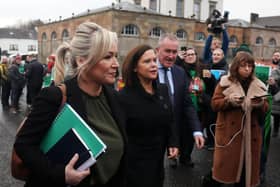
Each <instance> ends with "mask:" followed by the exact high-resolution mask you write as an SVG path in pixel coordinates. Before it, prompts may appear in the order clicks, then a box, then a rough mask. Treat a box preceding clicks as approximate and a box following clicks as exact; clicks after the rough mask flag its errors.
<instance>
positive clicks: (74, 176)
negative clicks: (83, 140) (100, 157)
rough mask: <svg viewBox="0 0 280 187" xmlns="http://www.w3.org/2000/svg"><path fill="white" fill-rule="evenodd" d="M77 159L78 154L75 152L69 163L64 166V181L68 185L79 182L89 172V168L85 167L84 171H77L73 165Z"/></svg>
mask: <svg viewBox="0 0 280 187" xmlns="http://www.w3.org/2000/svg"><path fill="white" fill-rule="evenodd" d="M78 159H79V155H78V154H75V155H74V156H73V157H72V159H71V160H70V161H69V163H68V164H67V165H66V167H65V182H66V184H70V185H73V186H75V185H77V184H79V183H80V182H81V181H82V180H83V179H84V178H85V177H86V176H88V175H89V174H90V169H89V168H88V169H86V170H84V171H78V170H76V169H74V165H75V163H76V162H77V160H78Z"/></svg>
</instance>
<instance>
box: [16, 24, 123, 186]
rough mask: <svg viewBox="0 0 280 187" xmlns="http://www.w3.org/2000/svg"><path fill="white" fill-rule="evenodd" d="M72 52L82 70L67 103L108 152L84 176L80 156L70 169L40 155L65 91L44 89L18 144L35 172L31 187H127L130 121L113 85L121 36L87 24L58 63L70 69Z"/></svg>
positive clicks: (63, 48)
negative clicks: (78, 166)
mask: <svg viewBox="0 0 280 187" xmlns="http://www.w3.org/2000/svg"><path fill="white" fill-rule="evenodd" d="M68 52H69V53H70V54H71V59H72V62H71V63H72V64H73V65H76V68H74V70H75V72H74V75H73V76H74V78H71V79H69V80H67V81H65V86H66V96H67V103H68V104H70V105H71V106H72V107H73V108H74V110H75V111H76V112H77V113H78V114H79V115H80V116H81V118H83V119H84V120H85V121H86V122H87V124H89V126H90V127H91V128H92V129H93V130H94V132H96V134H97V135H98V136H99V137H100V138H101V140H103V142H104V143H105V144H106V145H107V149H106V152H105V153H104V154H102V155H101V156H100V157H99V158H98V159H97V162H96V163H95V164H94V165H93V166H91V167H90V168H88V169H86V170H84V171H78V170H75V169H74V168H73V166H74V164H75V163H76V161H77V159H78V155H77V154H76V155H74V156H73V158H72V159H71V160H70V161H69V163H68V164H67V165H63V164H54V163H52V162H51V161H50V160H48V159H47V157H46V156H45V155H44V154H43V153H42V151H41V150H40V143H41V140H42V138H43V137H44V135H45V134H46V132H47V131H48V129H49V128H50V126H51V124H52V122H53V120H54V119H55V117H56V115H57V113H58V111H59V108H60V105H61V100H62V92H61V91H60V89H59V88H58V87H56V86H50V87H47V88H44V89H43V90H42V91H41V92H40V93H39V95H38V96H37V98H36V99H35V100H34V103H33V106H32V109H31V112H30V114H29V115H28V117H27V120H26V121H25V123H24V125H23V127H22V128H21V130H20V131H19V132H18V135H17V138H16V141H15V144H14V149H15V151H16V153H17V154H18V155H19V157H20V158H21V159H22V160H23V163H24V164H25V166H26V167H27V168H28V169H29V170H30V174H29V176H28V178H27V180H26V184H25V186H26V187H38V186H41V187H49V186H52V187H61V186H69V185H71V186H78V187H100V186H102V187H123V186H124V185H125V184H124V181H125V180H124V179H125V178H124V163H125V162H124V156H125V149H126V142H127V141H126V134H125V130H124V125H125V124H124V122H125V120H124V115H123V113H122V110H121V108H120V105H119V103H118V102H117V95H116V91H114V90H113V89H112V88H111V87H110V86H108V84H113V83H114V82H115V76H116V72H117V69H118V67H119V63H118V61H117V59H116V55H117V35H116V33H113V32H110V31H108V30H106V29H104V28H102V27H101V26H99V25H97V24H95V23H92V22H85V23H82V24H81V25H80V26H78V28H77V30H76V33H75V34H74V36H73V39H72V41H71V45H69V44H67V43H64V44H62V45H61V46H60V47H59V48H58V51H57V56H58V59H57V63H61V64H65V61H64V60H65V59H66V58H65V54H66V53H68ZM69 146H71V145H69Z"/></svg>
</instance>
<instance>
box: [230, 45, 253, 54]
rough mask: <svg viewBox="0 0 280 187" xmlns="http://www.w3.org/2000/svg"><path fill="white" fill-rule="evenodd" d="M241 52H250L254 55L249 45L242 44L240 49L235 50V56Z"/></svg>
mask: <svg viewBox="0 0 280 187" xmlns="http://www.w3.org/2000/svg"><path fill="white" fill-rule="evenodd" d="M239 51H244V52H248V53H250V54H253V52H252V51H251V49H250V48H249V46H248V44H245V43H243V44H241V45H240V46H239V47H238V48H236V49H235V51H234V56H235V55H236V54H237V53H238V52H239Z"/></svg>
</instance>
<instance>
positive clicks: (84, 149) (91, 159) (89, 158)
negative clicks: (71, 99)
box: [40, 104, 106, 171]
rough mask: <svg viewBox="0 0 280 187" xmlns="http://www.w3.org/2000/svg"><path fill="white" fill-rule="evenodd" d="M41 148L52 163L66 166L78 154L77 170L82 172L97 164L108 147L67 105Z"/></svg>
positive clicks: (44, 139)
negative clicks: (98, 158)
mask: <svg viewBox="0 0 280 187" xmlns="http://www.w3.org/2000/svg"><path fill="white" fill-rule="evenodd" d="M40 148H41V150H42V151H43V153H45V154H46V156H47V157H48V158H49V159H50V160H51V161H52V162H54V163H57V164H64V165H66V164H67V163H68V162H69V161H70V160H71V158H72V157H73V156H74V154H75V153H78V154H79V156H80V158H79V160H78V162H77V164H76V165H75V168H77V169H78V170H80V171H82V170H84V169H87V168H88V167H90V166H91V165H93V164H94V163H95V162H96V159H97V157H98V156H99V155H101V154H102V153H103V152H105V150H106V145H105V144H104V142H103V141H102V140H101V139H100V138H99V137H98V136H97V135H96V133H94V132H93V130H92V129H91V128H90V127H89V126H88V125H87V123H86V122H85V121H84V120H83V119H82V118H81V117H80V116H79V114H78V113H77V112H76V111H75V110H74V109H73V108H72V107H71V106H70V105H69V104H65V105H64V107H63V108H62V110H61V111H60V112H59V114H58V115H57V117H56V119H55V120H54V122H53V124H52V125H51V127H50V129H49V130H48V132H47V134H46V135H45V137H44V138H43V141H42V142H41V145H40Z"/></svg>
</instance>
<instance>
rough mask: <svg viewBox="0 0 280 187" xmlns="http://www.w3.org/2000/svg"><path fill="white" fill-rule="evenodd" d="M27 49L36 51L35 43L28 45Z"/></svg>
mask: <svg viewBox="0 0 280 187" xmlns="http://www.w3.org/2000/svg"><path fill="white" fill-rule="evenodd" d="M27 51H36V45H28V46H27Z"/></svg>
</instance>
